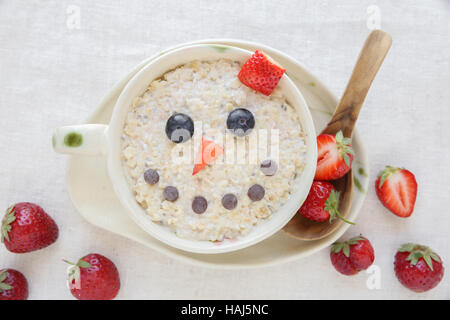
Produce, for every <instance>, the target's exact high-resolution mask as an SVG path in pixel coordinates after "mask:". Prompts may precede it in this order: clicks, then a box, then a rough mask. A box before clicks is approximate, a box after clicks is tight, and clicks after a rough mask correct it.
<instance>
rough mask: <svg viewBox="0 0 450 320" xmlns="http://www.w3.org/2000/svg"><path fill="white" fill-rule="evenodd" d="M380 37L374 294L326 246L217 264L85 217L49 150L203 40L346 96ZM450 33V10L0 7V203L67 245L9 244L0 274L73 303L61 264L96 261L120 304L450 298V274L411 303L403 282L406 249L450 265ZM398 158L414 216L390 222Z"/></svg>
mask: <svg viewBox="0 0 450 320" xmlns="http://www.w3.org/2000/svg"><path fill="white" fill-rule="evenodd" d="M373 27H381V28H382V29H383V30H385V31H387V32H389V33H390V34H391V35H392V37H393V46H392V48H391V51H390V52H389V54H388V56H387V58H386V60H385V62H384V65H383V66H382V68H381V70H380V72H379V74H378V76H377V78H376V79H375V81H374V84H373V87H372V89H371V90H370V92H369V94H368V97H367V99H366V103H365V106H364V108H363V111H362V112H361V115H360V119H359V121H358V130H359V133H360V134H361V137H362V139H363V140H364V142H365V143H366V148H367V150H368V152H369V158H370V163H371V171H372V173H371V182H370V186H371V188H370V190H369V192H368V195H367V198H366V200H365V203H364V206H363V208H362V210H361V213H360V215H359V216H358V219H357V221H356V222H357V225H356V226H355V227H352V228H350V229H349V231H348V232H347V234H346V235H345V238H347V237H350V236H354V235H357V234H359V233H362V234H363V235H365V236H367V237H368V238H369V239H370V240H371V242H372V244H373V245H374V247H375V255H376V258H375V264H376V265H377V266H378V267H379V268H380V270H381V287H380V288H379V289H372V290H370V289H368V287H367V285H366V281H367V279H368V277H369V275H368V274H367V273H365V272H361V273H360V274H359V275H357V276H354V277H345V276H342V275H340V274H338V273H337V272H336V271H335V270H334V269H333V267H332V266H331V263H330V261H329V252H328V250H323V251H321V252H320V253H317V254H315V255H314V256H311V257H308V258H306V259H302V260H298V261H295V262H291V263H288V264H284V265H279V266H276V267H269V268H263V269H255V270H241V271H239V270H234V271H232V270H228V271H218V270H211V269H206V268H201V267H196V266H191V265H186V264H183V263H179V262H177V261H174V260H172V259H170V258H168V257H166V256H164V255H162V254H159V253H157V252H154V251H152V250H150V249H148V248H147V247H144V246H142V245H140V244H137V243H134V242H133V241H131V240H128V239H124V238H122V237H120V236H117V235H114V234H111V233H109V232H106V231H104V230H100V229H98V228H96V227H94V226H92V225H90V224H89V223H87V222H86V221H84V220H83V218H82V217H81V216H80V215H79V214H78V213H77V212H76V211H75V209H74V207H73V205H72V204H71V202H70V199H69V196H68V193H67V190H66V185H65V169H66V163H67V161H66V160H67V158H66V157H65V156H61V155H57V154H55V153H54V152H53V151H52V148H51V141H50V140H51V134H52V132H53V130H54V128H55V127H57V126H61V125H68V124H77V123H82V122H83V121H84V120H85V119H86V117H87V116H88V114H89V113H90V112H91V110H93V108H94V107H95V106H96V105H97V104H98V103H99V101H100V100H101V99H102V98H103V96H104V95H105V94H106V93H107V92H108V91H109V90H110V88H111V87H112V86H113V85H114V84H115V83H116V82H117V81H118V80H120V79H121V77H122V76H123V75H124V74H126V73H127V72H128V71H129V70H130V68H132V67H133V66H134V65H136V64H137V63H138V62H140V61H141V60H143V59H144V58H146V57H149V56H150V55H152V54H154V53H156V52H158V51H160V50H162V49H165V48H167V47H169V46H173V45H176V44H179V43H182V42H186V41H190V40H197V39H204V38H237V39H244V40H250V41H255V42H261V43H264V44H267V45H269V46H272V47H274V48H277V49H279V50H281V51H284V52H286V53H287V54H289V55H291V56H293V57H295V58H296V59H298V60H299V61H301V62H303V63H304V64H305V65H306V66H307V67H308V68H309V69H310V70H311V71H312V72H313V73H315V74H316V75H317V76H318V77H319V79H321V80H322V81H323V82H324V83H325V84H326V85H327V86H329V87H330V89H331V90H332V91H333V92H334V93H335V94H336V95H337V96H340V95H341V93H342V92H343V90H344V88H345V85H346V82H347V80H348V78H349V76H350V73H351V71H352V67H353V64H354V63H355V61H356V58H357V55H358V53H359V50H360V48H361V46H362V44H363V41H364V39H365V37H366V35H367V34H368V33H369V31H370V30H369V29H370V28H373ZM449 39H450V1H448V0H436V1H414V0H409V1H395V2H394V1H375V0H372V1H361V0H352V1H340V2H339V3H337V2H334V1H317V0H310V1H263V0H246V1H237V0H236V1H234V0H227V1H207V0H190V1H174V0H166V1H155V0H151V1H146V0H126V1H106V0H102V1H87V0H70V1H68V0H62V1H61V0H48V1H30V0H0V146H1V150H2V151H1V155H0V179H1V180H0V181H1V183H0V208H5V209H6V208H7V207H8V206H9V205H10V204H12V203H14V202H19V201H31V202H36V203H39V204H40V205H42V206H43V207H44V208H45V209H46V210H47V212H48V213H50V215H51V216H52V217H54V219H55V220H56V222H57V224H58V225H59V228H60V237H59V239H58V241H57V242H56V243H55V244H54V245H52V246H50V247H48V248H46V249H44V250H40V251H37V252H33V253H28V254H22V255H19V254H13V253H10V252H8V251H7V250H6V249H5V248H4V246H3V245H2V246H0V268H5V267H10V268H15V269H18V270H20V271H22V272H23V273H24V274H25V275H26V277H27V278H28V281H29V284H30V298H31V299H71V298H72V296H71V294H70V292H69V290H68V289H67V287H66V283H65V279H66V267H67V266H66V265H65V264H64V263H63V262H62V261H61V258H63V257H64V258H67V259H71V260H76V259H78V258H79V257H81V256H82V255H84V254H86V253H89V252H99V253H101V254H104V255H105V256H107V257H109V258H111V259H112V260H113V261H114V262H115V263H116V265H117V267H118V269H119V272H120V275H121V280H122V288H121V290H120V293H119V295H118V298H119V299H157V298H161V299H170V298H174V299H182V298H184V299H203V298H209V299H230V298H235V299H258V298H267V299H299V298H306V299H308V298H325V299H328V298H343V299H347V298H369V299H381V298H388V299H433V298H447V299H448V298H450V283H449V280H448V279H449V275H448V274H447V275H446V276H445V277H444V280H443V281H442V283H441V284H440V285H439V286H438V287H437V288H436V289H434V290H432V291H430V292H428V293H423V294H415V293H412V292H410V291H408V290H406V289H405V288H403V287H402V286H401V285H400V283H399V282H398V281H397V280H396V278H395V275H394V273H393V256H394V253H395V250H396V249H397V248H398V247H399V245H400V244H402V243H404V242H410V241H412V242H420V243H423V244H427V245H430V246H431V247H432V248H434V249H435V250H436V251H437V252H438V253H439V254H440V255H441V257H442V258H443V260H444V264H445V265H446V266H447V267H448V266H449V261H450V245H449V227H450V210H449V203H450V192H449V191H450V188H449V187H448V186H449V182H450V170H449V165H450V143H449V141H448V137H447V131H448V123H450V113H449V111H448V110H449V109H448V108H449V101H450V90H449V84H450V62H449V58H450V57H449V52H450V41H449ZM386 164H390V165H394V166H404V167H406V168H408V169H409V170H411V171H412V172H414V174H415V175H416V178H417V181H418V184H419V191H418V198H417V203H416V208H415V212H414V214H413V216H412V217H411V218H409V219H399V218H396V217H395V216H393V215H392V214H390V213H389V212H388V211H387V210H386V209H384V208H383V207H382V206H381V204H380V203H379V201H378V199H377V197H376V195H375V192H374V188H373V182H374V179H375V177H376V173H377V172H378V170H380V169H381V168H383V167H384V165H386ZM2 210H3V209H2ZM448 268H449V267H448ZM449 271H450V270H449Z"/></svg>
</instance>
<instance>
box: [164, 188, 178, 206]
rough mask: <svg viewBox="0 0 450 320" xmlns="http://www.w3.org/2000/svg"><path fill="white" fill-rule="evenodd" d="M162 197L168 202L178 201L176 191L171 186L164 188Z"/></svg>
mask: <svg viewBox="0 0 450 320" xmlns="http://www.w3.org/2000/svg"><path fill="white" fill-rule="evenodd" d="M163 195H164V198H166V200H168V201H172V202H173V201H176V200H177V199H178V189H177V188H175V187H172V186H168V187H165V188H164V191H163Z"/></svg>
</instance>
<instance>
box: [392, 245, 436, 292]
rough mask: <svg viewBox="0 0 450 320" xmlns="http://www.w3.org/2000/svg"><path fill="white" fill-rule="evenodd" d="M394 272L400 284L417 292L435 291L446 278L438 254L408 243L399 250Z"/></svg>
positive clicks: (424, 247)
mask: <svg viewBox="0 0 450 320" xmlns="http://www.w3.org/2000/svg"><path fill="white" fill-rule="evenodd" d="M394 270H395V275H396V276H397V279H398V280H399V281H400V283H401V284H402V285H404V286H405V287H406V288H408V289H410V290H412V291H415V292H424V291H428V290H430V289H433V288H434V287H436V286H437V285H438V284H439V282H441V280H442V278H443V277H444V266H443V265H442V260H441V258H440V257H439V256H438V255H437V253H435V252H433V250H431V249H430V248H428V247H426V246H422V245H418V244H414V243H406V244H404V245H402V246H401V247H400V249H398V251H397V253H396V255H395V261H394Z"/></svg>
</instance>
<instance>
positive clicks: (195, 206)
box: [192, 196, 208, 214]
mask: <svg viewBox="0 0 450 320" xmlns="http://www.w3.org/2000/svg"><path fill="white" fill-rule="evenodd" d="M206 208H208V202H207V201H206V199H205V198H203V197H201V196H197V197H195V198H194V200H193V201H192V210H194V212H195V213H198V214H201V213H203V212H205V211H206Z"/></svg>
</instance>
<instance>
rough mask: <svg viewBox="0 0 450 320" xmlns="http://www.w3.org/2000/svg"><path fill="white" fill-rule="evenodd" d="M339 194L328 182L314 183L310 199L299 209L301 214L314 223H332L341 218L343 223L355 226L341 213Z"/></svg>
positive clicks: (309, 194)
mask: <svg viewBox="0 0 450 320" xmlns="http://www.w3.org/2000/svg"><path fill="white" fill-rule="evenodd" d="M338 208H339V192H337V191H336V189H335V188H334V186H333V185H332V184H331V183H330V182H327V181H313V183H312V185H311V189H310V190H309V193H308V197H307V198H306V200H305V202H303V204H302V206H301V207H300V209H299V211H298V212H299V213H300V214H301V215H302V216H303V217H305V218H307V219H309V220H313V221H317V222H323V221H327V220H328V221H329V222H332V221H333V220H334V219H336V217H339V218H340V219H342V220H343V221H345V222H347V223H350V224H353V222H350V221H347V220H345V219H344V217H342V216H341V214H340V213H339V210H338Z"/></svg>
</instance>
